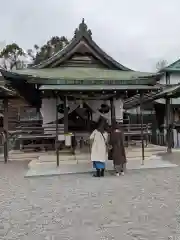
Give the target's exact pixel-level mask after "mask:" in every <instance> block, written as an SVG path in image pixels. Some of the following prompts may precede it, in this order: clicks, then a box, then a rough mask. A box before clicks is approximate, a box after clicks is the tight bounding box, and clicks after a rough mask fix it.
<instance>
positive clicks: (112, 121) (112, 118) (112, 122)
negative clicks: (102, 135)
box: [110, 98, 116, 128]
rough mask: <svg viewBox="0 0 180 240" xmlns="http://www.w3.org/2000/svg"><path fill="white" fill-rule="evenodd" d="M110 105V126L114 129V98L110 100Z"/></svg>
mask: <svg viewBox="0 0 180 240" xmlns="http://www.w3.org/2000/svg"><path fill="white" fill-rule="evenodd" d="M110 105H111V126H112V127H113V128H114V127H115V124H116V112H115V107H114V98H111V99H110Z"/></svg>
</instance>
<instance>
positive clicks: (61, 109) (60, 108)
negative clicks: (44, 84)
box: [57, 103, 70, 114]
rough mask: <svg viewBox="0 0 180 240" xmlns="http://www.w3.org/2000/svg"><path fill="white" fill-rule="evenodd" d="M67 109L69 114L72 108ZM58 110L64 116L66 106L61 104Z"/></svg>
mask: <svg viewBox="0 0 180 240" xmlns="http://www.w3.org/2000/svg"><path fill="white" fill-rule="evenodd" d="M67 109H68V112H69V110H70V108H69V107H67ZM57 110H58V113H61V114H64V104H63V103H60V104H59V105H58V106H57Z"/></svg>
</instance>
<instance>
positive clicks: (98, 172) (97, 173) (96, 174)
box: [93, 169, 101, 177]
mask: <svg viewBox="0 0 180 240" xmlns="http://www.w3.org/2000/svg"><path fill="white" fill-rule="evenodd" d="M100 176H101V174H100V170H99V169H97V170H96V173H95V174H93V177H100Z"/></svg>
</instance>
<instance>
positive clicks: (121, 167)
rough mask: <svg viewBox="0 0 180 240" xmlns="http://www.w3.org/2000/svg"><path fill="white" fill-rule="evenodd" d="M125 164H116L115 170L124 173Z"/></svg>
mask: <svg viewBox="0 0 180 240" xmlns="http://www.w3.org/2000/svg"><path fill="white" fill-rule="evenodd" d="M124 168H125V166H124V164H123V163H122V164H120V165H114V170H115V171H116V173H122V172H124Z"/></svg>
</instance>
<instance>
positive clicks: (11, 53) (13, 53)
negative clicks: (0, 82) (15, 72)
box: [0, 43, 25, 70]
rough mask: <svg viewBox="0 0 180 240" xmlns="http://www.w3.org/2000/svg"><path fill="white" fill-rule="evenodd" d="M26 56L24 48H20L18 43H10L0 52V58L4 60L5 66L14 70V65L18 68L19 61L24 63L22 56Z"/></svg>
mask: <svg viewBox="0 0 180 240" xmlns="http://www.w3.org/2000/svg"><path fill="white" fill-rule="evenodd" d="M22 56H25V53H24V51H23V49H22V48H20V47H19V46H18V45H17V44H16V43H12V44H8V45H6V47H5V48H3V49H2V51H1V52H0V58H1V59H2V62H3V64H2V65H3V67H4V68H6V69H8V68H10V70H12V68H13V67H16V69H17V68H18V63H22V61H21V60H20V57H22Z"/></svg>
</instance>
